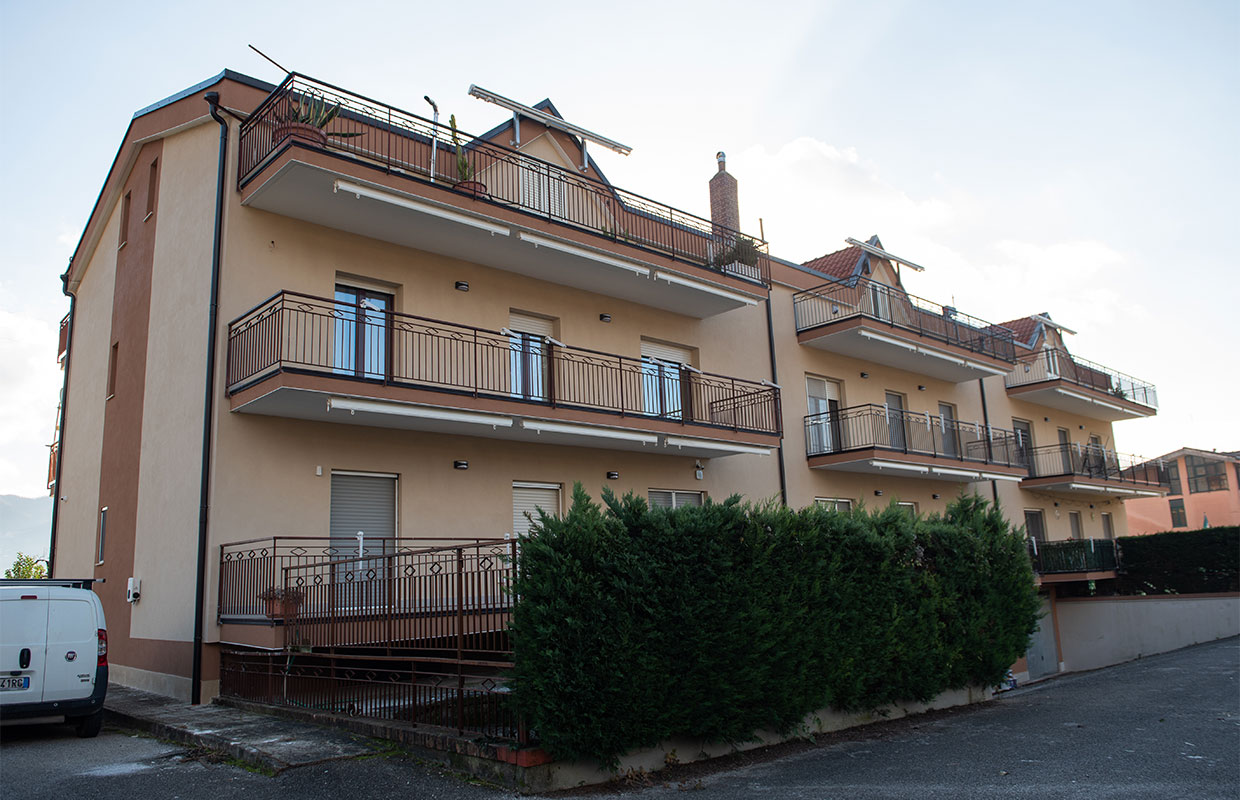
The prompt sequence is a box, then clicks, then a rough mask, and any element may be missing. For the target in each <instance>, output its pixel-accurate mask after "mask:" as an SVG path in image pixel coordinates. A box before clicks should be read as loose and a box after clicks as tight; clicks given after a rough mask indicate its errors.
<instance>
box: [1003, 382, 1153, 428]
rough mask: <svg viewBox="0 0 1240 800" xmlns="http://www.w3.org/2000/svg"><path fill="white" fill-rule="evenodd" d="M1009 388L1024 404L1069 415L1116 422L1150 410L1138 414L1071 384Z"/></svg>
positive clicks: (1141, 415)
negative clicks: (1043, 407)
mask: <svg viewBox="0 0 1240 800" xmlns="http://www.w3.org/2000/svg"><path fill="white" fill-rule="evenodd" d="M1009 388H1010V389H1012V390H1013V391H1012V392H1011V393H1010V394H1011V397H1012V398H1013V399H1016V400H1024V401H1025V402H1028V403H1037V404H1038V405H1040V406H1046V407H1047V408H1057V409H1059V410H1060V411H1067V412H1069V413H1071V414H1078V415H1080V416H1082V417H1089V418H1090V419H1097V420H1105V421H1107V422H1119V421H1120V420H1125V419H1136V418H1138V417H1148V416H1152V415H1153V412H1152V411H1151V412H1147V413H1142V412H1140V411H1137V410H1134V409H1131V408H1126V407H1125V406H1123V405H1121V404H1120V403H1118V402H1115V401H1113V400H1107V399H1105V398H1102V397H1095V396H1094V393H1093V392H1092V391H1091V390H1089V389H1078V388H1074V387H1071V386H1046V387H1042V388H1038V389H1029V390H1026V391H1015V390H1019V389H1020V388H1021V387H1020V386H1012V387H1009Z"/></svg>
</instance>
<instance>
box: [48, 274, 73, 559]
mask: <svg viewBox="0 0 1240 800" xmlns="http://www.w3.org/2000/svg"><path fill="white" fill-rule="evenodd" d="M72 269H73V258H72V257H70V258H69V267H68V269H66V270H65V274H64V275H61V276H60V290H61V291H62V292H64V293H65V295H66V296H67V297H68V298H69V333H68V335H67V336H66V337H65V377H64V383H63V384H62V385H61V387H60V419H59V420H57V421H56V428H57V430H59V431H60V440H59V442H57V445H56V484H55V487H54V490H55V495H54V496H53V497H52V536H51V543H50V544H49V545H48V551H47V577H49V578H53V577H55V576H56V529H57V525H58V524H59V522H60V503H61V500H60V473H61V470H62V469H63V468H64V465H65V436H66V433H67V430H66V428H65V420H66V419H67V418H68V416H69V366H70V365H71V364H72V363H73V329H74V327H76V325H75V323H76V322H77V314H76V313H74V312H75V311H77V295H76V294H74V293H73V292H71V291H69V272H70V271H71V270H72Z"/></svg>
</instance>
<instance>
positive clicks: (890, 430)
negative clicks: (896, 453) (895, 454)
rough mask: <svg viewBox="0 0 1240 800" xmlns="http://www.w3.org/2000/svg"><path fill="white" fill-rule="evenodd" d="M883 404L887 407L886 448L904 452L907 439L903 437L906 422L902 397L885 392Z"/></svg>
mask: <svg viewBox="0 0 1240 800" xmlns="http://www.w3.org/2000/svg"><path fill="white" fill-rule="evenodd" d="M884 403H885V405H886V407H887V446H888V447H890V448H892V449H894V450H904V449H905V448H906V447H907V445H908V437H906V436H905V425H906V423H907V420H906V419H905V415H904V395H902V394H897V393H895V392H887V395H886V398H885V401H884Z"/></svg>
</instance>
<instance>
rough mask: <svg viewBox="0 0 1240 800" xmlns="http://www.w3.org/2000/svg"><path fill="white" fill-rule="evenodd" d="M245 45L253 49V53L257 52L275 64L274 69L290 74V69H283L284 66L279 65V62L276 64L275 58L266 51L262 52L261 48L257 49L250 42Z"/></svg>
mask: <svg viewBox="0 0 1240 800" xmlns="http://www.w3.org/2000/svg"><path fill="white" fill-rule="evenodd" d="M247 47H249V48H250V49H251V50H253V51H254V52H255V53H258V54H259V55H260V56H262V57H263V58H265V59H267V60H268V61H270V62H271V63H272V64H275V65H276V69H278V70H280V71H281V72H283V73H285V74H286V75H287V74H291V73H292V72H293V71H292V70H291V69H285V68H284V67H282V66H280V65H279V64H276V60H275V59H274V58H272V57H271V56H269V55H267V54H266V53H264V52H263V51H262V50H259V49H258V48H257V47H255V46H254V45H252V44H251V45H247Z"/></svg>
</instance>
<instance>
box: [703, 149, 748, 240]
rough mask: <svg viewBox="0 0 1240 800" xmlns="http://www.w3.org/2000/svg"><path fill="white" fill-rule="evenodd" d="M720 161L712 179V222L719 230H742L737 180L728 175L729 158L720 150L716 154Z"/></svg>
mask: <svg viewBox="0 0 1240 800" xmlns="http://www.w3.org/2000/svg"><path fill="white" fill-rule="evenodd" d="M715 158H717V159H719V171H718V172H716V173H715V175H714V177H712V178H711V179H710V221H711V222H713V223H714V224H715V226H716V231H715V232H716V233H718V232H719V231H718V229H719V228H727V229H729V230H732V231H739V230H740V229H741V211H740V204H739V203H738V202H737V199H736V178H733V177H732V176H731V175H729V174H728V168H727V157H726V156H724V154H723V151H722V150H720V151H719V152H718V153H716V154H715Z"/></svg>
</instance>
